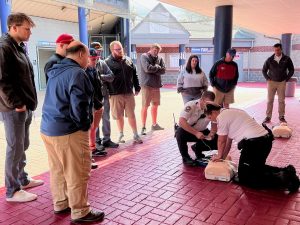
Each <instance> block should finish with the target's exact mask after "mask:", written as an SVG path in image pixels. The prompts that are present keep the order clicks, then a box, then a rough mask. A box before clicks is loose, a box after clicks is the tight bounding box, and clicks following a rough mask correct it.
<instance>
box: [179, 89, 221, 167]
mask: <svg viewBox="0 0 300 225" xmlns="http://www.w3.org/2000/svg"><path fill="white" fill-rule="evenodd" d="M214 99H215V94H214V93H213V92H212V91H206V92H204V93H203V94H202V96H201V98H200V99H198V100H193V101H189V102H187V103H186V104H185V106H184V110H182V112H181V113H180V118H179V128H178V129H177V131H176V134H175V137H176V140H177V144H178V148H179V151H180V154H181V156H182V161H183V163H184V164H186V165H190V166H194V165H195V161H194V160H193V159H192V158H191V157H190V155H189V153H188V146H187V143H188V142H196V144H195V145H193V146H192V149H193V151H194V152H195V155H196V157H197V159H201V158H203V157H204V155H203V154H202V151H207V150H211V149H216V147H217V136H216V135H215V133H216V125H212V129H211V130H209V129H208V128H207V125H208V124H209V123H210V121H209V119H207V118H206V116H205V114H204V108H205V103H206V101H214ZM208 139H209V140H208Z"/></svg>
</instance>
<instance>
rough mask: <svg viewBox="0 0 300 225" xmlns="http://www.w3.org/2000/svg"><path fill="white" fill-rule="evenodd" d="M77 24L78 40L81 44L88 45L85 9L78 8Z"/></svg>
mask: <svg viewBox="0 0 300 225" xmlns="http://www.w3.org/2000/svg"><path fill="white" fill-rule="evenodd" d="M78 24H79V39H80V41H81V42H82V43H83V44H85V45H88V44H89V41H88V31H87V22H86V14H85V8H82V7H78Z"/></svg>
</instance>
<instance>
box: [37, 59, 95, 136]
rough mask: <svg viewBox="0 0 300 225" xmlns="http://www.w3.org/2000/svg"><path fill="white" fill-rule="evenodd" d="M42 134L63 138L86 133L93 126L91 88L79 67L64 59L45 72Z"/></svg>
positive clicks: (72, 61) (73, 62)
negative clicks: (79, 132)
mask: <svg viewBox="0 0 300 225" xmlns="http://www.w3.org/2000/svg"><path fill="white" fill-rule="evenodd" d="M48 76H49V80H48V84H47V89H46V95H45V100H44V104H43V109H42V122H41V132H42V133H43V134H45V135H47V136H62V135H67V134H71V133H74V132H77V131H79V130H81V131H88V129H89V128H90V125H91V123H92V120H93V118H92V107H93V102H92V100H93V91H94V90H93V86H92V84H91V82H90V80H89V78H88V76H87V75H86V73H85V71H84V70H83V69H82V68H81V67H80V65H79V64H78V63H77V62H75V61H74V60H72V59H69V58H65V59H63V60H62V61H61V63H60V64H55V65H54V66H53V67H52V68H51V69H50V70H49V71H48Z"/></svg>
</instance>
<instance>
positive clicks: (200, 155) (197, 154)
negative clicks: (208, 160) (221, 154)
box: [191, 144, 205, 160]
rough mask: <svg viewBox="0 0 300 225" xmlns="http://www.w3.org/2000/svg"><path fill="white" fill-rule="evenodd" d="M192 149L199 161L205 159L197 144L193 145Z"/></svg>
mask: <svg viewBox="0 0 300 225" xmlns="http://www.w3.org/2000/svg"><path fill="white" fill-rule="evenodd" d="M191 148H192V150H193V152H194V153H195V155H196V158H197V160H201V159H203V158H205V155H204V154H203V153H202V152H200V151H199V150H197V146H196V144H193V145H192V146H191Z"/></svg>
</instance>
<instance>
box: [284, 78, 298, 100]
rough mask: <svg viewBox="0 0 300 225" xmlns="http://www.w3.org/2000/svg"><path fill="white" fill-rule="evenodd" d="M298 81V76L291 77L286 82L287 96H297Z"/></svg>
mask: <svg viewBox="0 0 300 225" xmlns="http://www.w3.org/2000/svg"><path fill="white" fill-rule="evenodd" d="M297 81H298V80H297V78H296V77H291V78H290V79H289V80H288V81H287V82H286V87H285V97H294V96H295V91H296V85H297Z"/></svg>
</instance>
